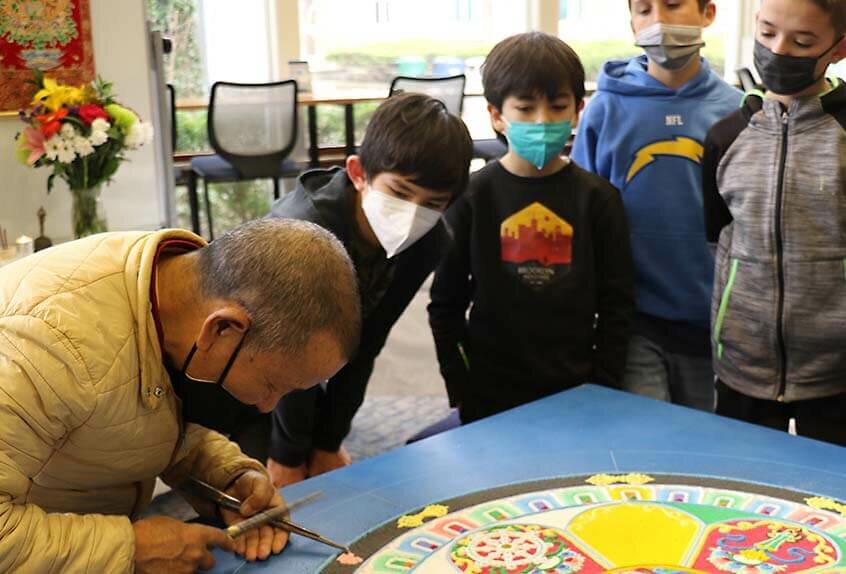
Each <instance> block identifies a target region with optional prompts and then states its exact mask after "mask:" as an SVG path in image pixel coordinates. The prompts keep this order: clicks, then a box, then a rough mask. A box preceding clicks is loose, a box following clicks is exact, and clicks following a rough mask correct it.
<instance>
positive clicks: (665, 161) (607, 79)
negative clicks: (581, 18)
mask: <svg viewBox="0 0 846 574" xmlns="http://www.w3.org/2000/svg"><path fill="white" fill-rule="evenodd" d="M646 66H647V60H646V56H640V57H637V58H633V59H631V60H629V61H610V62H607V63H606V64H605V66H604V67H603V70H602V73H601V74H600V76H599V85H598V91H597V93H596V94H595V95H594V96H593V97H592V98H591V100H590V103H589V104H588V106H587V109H586V110H585V112H584V115H583V117H582V118H581V121H580V123H579V129H578V136H577V137H576V142H575V146H574V148H573V160H574V161H575V162H576V163H577V164H579V165H580V166H582V167H583V168H585V169H587V170H589V171H592V172H594V173H597V174H599V175H601V176H603V177H605V178H606V179H608V180H609V181H611V183H612V184H614V186H615V187H616V188H617V189H619V190H620V191H621V193H622V197H623V203H624V204H625V207H626V212H627V214H628V217H629V227H630V228H631V237H632V253H633V255H634V263H635V273H636V275H635V286H636V301H637V310H638V312H640V313H644V314H646V315H651V316H653V317H658V318H660V319H665V320H669V321H679V322H685V323H692V324H695V325H699V326H701V327H703V328H705V329H707V328H708V323H709V312H710V305H711V289H712V285H713V282H714V258H713V256H712V255H711V253H710V251H709V249H708V245H707V242H706V239H705V223H704V218H703V215H702V214H703V207H702V155H703V152H704V148H703V144H704V141H705V136H706V134H707V133H708V130H709V129H710V128H711V126H712V125H713V124H715V123H716V122H717V121H719V120H721V119H722V118H724V117H726V116H727V115H729V114H731V113H732V112H734V111H735V110H737V109H738V107H740V103H741V98H742V94H741V92H740V91H738V90H736V89H735V88H733V87H731V86H730V85H729V84H727V83H726V82H724V81H723V80H722V79H721V78H720V77H719V76H718V75H717V74H716V73H714V72H713V71H712V70H711V68H710V66H709V65H708V62H707V61H706V60H705V59H702V69H701V70H700V71H699V74H697V75H696V77H695V78H693V79H692V80H691V81H690V82H688V83H687V84H685V85H684V86H682V87H681V88H680V89H678V90H675V89H672V88H668V87H667V86H665V85H664V84H662V83H661V82H659V81H658V80H656V79H655V78H653V77H652V76H650V75H649V74H648V73H647V71H646Z"/></svg>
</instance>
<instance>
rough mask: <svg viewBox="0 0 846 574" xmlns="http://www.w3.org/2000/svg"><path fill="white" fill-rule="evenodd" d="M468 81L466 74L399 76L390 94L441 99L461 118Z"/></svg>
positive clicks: (447, 107) (393, 83)
mask: <svg viewBox="0 0 846 574" xmlns="http://www.w3.org/2000/svg"><path fill="white" fill-rule="evenodd" d="M466 83H467V77H466V76H465V75H464V74H458V75H457V76H446V77H442V78H429V77H411V76H397V77H396V78H394V79H393V81H392V82H391V91H390V93H389V95H391V96H393V95H394V94H396V93H399V92H413V93H417V94H426V95H428V96H432V97H433V98H436V99H438V100H441V101H442V102H443V103H444V105H445V106H446V109H447V111H448V112H449V113H451V114H453V115H455V116H458V117H459V118H460V117H461V110H462V109H464V85H465V84H466Z"/></svg>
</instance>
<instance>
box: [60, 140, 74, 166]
mask: <svg viewBox="0 0 846 574" xmlns="http://www.w3.org/2000/svg"><path fill="white" fill-rule="evenodd" d="M58 157H59V162H60V163H72V162H73V160H75V159H76V150H74V149H73V140H64V141H63V142H62V143H60V144H59V156H58Z"/></svg>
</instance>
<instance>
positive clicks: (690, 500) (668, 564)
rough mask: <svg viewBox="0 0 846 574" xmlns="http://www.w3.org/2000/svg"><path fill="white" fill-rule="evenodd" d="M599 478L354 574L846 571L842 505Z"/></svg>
mask: <svg viewBox="0 0 846 574" xmlns="http://www.w3.org/2000/svg"><path fill="white" fill-rule="evenodd" d="M598 482H600V483H601V484H584V485H579V486H566V487H562V488H553V489H547V490H540V491H535V492H528V493H523V494H518V495H515V496H507V497H504V498H499V499H495V500H490V501H488V502H484V503H481V504H477V505H475V506H470V507H467V508H464V509H461V510H458V511H453V512H450V513H449V514H446V515H445V516H439V517H435V518H432V519H431V520H429V521H427V522H424V523H423V524H422V525H421V526H419V527H417V528H414V529H413V530H410V531H407V532H401V534H400V535H399V536H397V538H395V539H394V540H393V541H392V542H390V543H388V544H387V545H386V546H384V547H383V548H382V549H381V550H379V551H378V552H376V553H375V554H373V555H372V556H371V557H370V558H369V559H368V560H366V561H365V562H364V563H363V564H362V565H360V566H359V567H358V569H356V570H355V572H356V573H357V574H403V573H407V572H412V571H413V572H414V574H445V573H447V572H454V573H455V574H570V573H577V572H578V573H580V574H594V573H597V574H598V573H603V572H613V573H615V574H683V573H697V572H698V573H702V572H711V573H715V574H719V573H724V572H729V573H736V574H794V573H796V574H798V573H808V574H810V573H820V574H822V573H825V574H832V573H834V572H839V573H846V516H844V515H843V514H841V513H840V512H836V511H833V509H831V510H828V509H820V508H814V507H813V506H811V505H807V504H802V503H799V502H792V501H788V500H783V499H779V498H774V497H770V496H765V495H758V494H753V493H749V492H744V491H741V490H732V489H727V488H719V487H706V486H691V485H684V484H657V483H649V484H646V483H645V481H640V483H629V484H613V483H611V481H598ZM829 506H830V505H829ZM347 571H348V572H352V570H347Z"/></svg>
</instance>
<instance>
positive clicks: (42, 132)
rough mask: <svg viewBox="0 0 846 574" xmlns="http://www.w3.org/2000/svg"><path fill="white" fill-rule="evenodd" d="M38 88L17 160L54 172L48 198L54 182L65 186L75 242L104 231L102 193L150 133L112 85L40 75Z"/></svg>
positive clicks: (23, 115)
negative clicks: (65, 81) (129, 152)
mask: <svg viewBox="0 0 846 574" xmlns="http://www.w3.org/2000/svg"><path fill="white" fill-rule="evenodd" d="M36 85H37V90H38V91H37V92H36V94H35V96H34V98H33V100H32V104H31V108H30V109H28V110H24V111H21V113H20V117H21V120H23V122H24V123H25V124H27V127H26V128H25V129H24V130H23V131H22V132H21V133H19V134H18V135H17V154H18V160H19V161H20V162H21V163H23V164H24V165H27V166H30V167H45V166H46V167H51V168H52V169H53V173H52V174H50V177H48V178H47V192H48V193H49V192H50V191H51V190H52V188H53V180H54V179H55V178H56V177H60V178H61V179H63V180H65V182H67V184H68V187H69V188H70V190H71V193H72V194H73V224H74V235H75V237H84V236H86V235H91V234H92V233H99V232H101V231H105V230H106V222H105V220H104V219H103V217H102V215H101V214H100V213H99V211H100V208H99V196H100V188H101V186H102V185H103V184H104V183H105V182H108V181H109V180H110V179H111V177H112V176H113V175H114V173H115V172H116V171H117V168H118V166H120V164H121V162H123V161H125V160H126V157H125V155H124V152H125V151H126V150H127V149H129V150H133V149H138V148H139V147H141V146H142V145H144V144H145V143H147V142H149V141H150V140H152V136H153V130H152V127H151V125H150V124H149V123H147V122H142V121H141V120H140V119H139V118H138V116H137V115H136V114H135V112H133V111H132V110H130V109H128V108H125V107H123V106H121V105H120V104H118V103H117V102H116V101H115V99H114V97H113V96H112V84H111V83H109V82H105V81H103V80H102V79H99V78H98V79H97V80H96V81H94V82H91V84H89V85H85V86H80V87H74V86H67V85H62V84H58V83H56V82H55V81H54V80H51V79H50V78H45V77H43V76H41V75H40V74H39V75H38V76H37V77H36Z"/></svg>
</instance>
